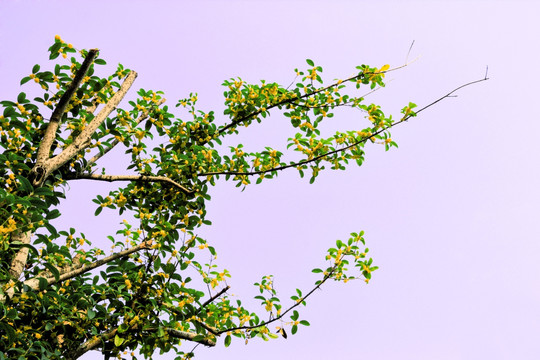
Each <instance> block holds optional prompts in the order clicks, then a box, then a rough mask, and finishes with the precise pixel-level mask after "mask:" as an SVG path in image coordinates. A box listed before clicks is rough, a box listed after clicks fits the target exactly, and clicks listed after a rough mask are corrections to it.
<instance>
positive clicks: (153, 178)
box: [67, 174, 193, 194]
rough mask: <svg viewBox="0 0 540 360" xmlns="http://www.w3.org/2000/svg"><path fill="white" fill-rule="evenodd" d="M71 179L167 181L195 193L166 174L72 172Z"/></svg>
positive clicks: (188, 192)
mask: <svg viewBox="0 0 540 360" xmlns="http://www.w3.org/2000/svg"><path fill="white" fill-rule="evenodd" d="M67 179H69V180H80V179H88V180H98V181H109V182H113V181H145V182H156V181H158V182H166V183H169V184H171V185H174V186H176V187H177V188H179V189H180V190H182V191H183V192H185V193H186V194H191V193H193V190H189V189H187V188H186V187H184V186H182V185H180V184H179V183H177V182H176V181H174V180H172V179H169V178H168V177H165V176H148V175H102V174H71V175H68V176H67Z"/></svg>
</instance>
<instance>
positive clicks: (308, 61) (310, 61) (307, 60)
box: [306, 59, 315, 66]
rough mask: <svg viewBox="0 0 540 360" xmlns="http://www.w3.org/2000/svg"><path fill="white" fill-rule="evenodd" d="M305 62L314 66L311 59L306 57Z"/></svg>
mask: <svg viewBox="0 0 540 360" xmlns="http://www.w3.org/2000/svg"><path fill="white" fill-rule="evenodd" d="M306 62H307V64H308V65H309V66H315V63H314V62H313V60H311V59H306Z"/></svg>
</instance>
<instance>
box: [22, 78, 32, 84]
mask: <svg viewBox="0 0 540 360" xmlns="http://www.w3.org/2000/svg"><path fill="white" fill-rule="evenodd" d="M30 80H31V79H30V77H29V76H26V77H23V78H22V79H21V85H23V84H26V83H27V82H29V81H30Z"/></svg>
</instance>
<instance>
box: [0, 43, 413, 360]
mask: <svg viewBox="0 0 540 360" xmlns="http://www.w3.org/2000/svg"><path fill="white" fill-rule="evenodd" d="M49 51H50V59H51V60H56V59H57V60H56V61H60V62H59V63H55V65H54V66H53V70H52V71H42V70H41V66H40V65H35V66H34V67H33V68H32V73H31V74H30V75H29V76H27V77H24V78H23V79H22V80H21V84H25V83H35V84H37V85H38V86H40V87H41V89H42V90H43V95H41V96H38V97H36V98H34V99H33V100H30V99H28V98H27V95H26V93H24V92H21V93H20V94H19V95H18V96H17V99H16V101H2V102H1V104H2V107H3V113H2V115H1V116H0V140H1V141H0V146H1V147H2V153H1V154H0V175H1V176H0V205H1V206H0V249H1V250H0V292H1V294H2V295H1V301H0V319H1V322H0V359H4V358H10V359H11V358H18V359H41V358H50V359H61V358H62V359H64V358H65V359H75V358H77V357H79V356H81V355H82V354H84V353H85V352H87V351H90V350H94V349H99V350H100V351H101V352H102V353H103V354H104V355H105V357H106V358H109V357H114V356H120V355H121V354H123V353H124V352H126V351H135V350H137V352H138V351H140V353H141V354H142V355H143V356H144V357H147V358H150V357H151V356H152V354H153V353H154V352H155V351H156V350H157V349H159V351H161V352H168V351H170V350H173V351H175V352H176V353H177V354H178V355H179V357H178V358H179V359H180V358H190V357H192V356H193V353H192V351H189V350H186V349H185V348H184V347H180V345H181V343H186V342H188V343H189V342H192V343H195V344H204V345H207V346H213V345H215V343H216V341H217V338H219V337H220V336H222V338H223V341H224V343H225V345H226V346H228V345H229V344H230V343H231V341H232V338H241V339H244V340H245V341H246V342H247V341H248V339H251V338H254V337H260V338H262V339H264V340H267V339H269V338H276V337H278V336H283V337H287V333H290V334H295V333H296V332H297V330H298V327H299V326H300V325H303V326H308V325H309V322H308V321H306V320H302V319H301V317H300V314H299V312H298V309H299V306H300V305H305V304H306V300H307V298H308V297H309V296H310V295H311V294H312V293H313V292H314V291H315V290H316V289H317V288H319V287H320V286H322V285H323V284H324V283H325V282H326V281H327V280H329V279H332V280H336V281H343V282H347V281H350V280H353V279H363V280H365V282H366V283H367V282H368V281H369V280H370V279H371V273H372V272H373V271H374V270H376V269H377V267H376V266H374V265H373V263H372V259H371V258H369V257H368V256H367V253H368V249H367V248H366V247H365V243H364V237H363V232H360V233H352V234H351V235H350V238H349V239H348V240H347V241H340V240H338V241H337V242H336V246H335V247H333V248H330V249H329V250H328V253H327V255H326V260H325V261H326V262H327V265H326V266H325V267H324V269H322V268H321V269H319V268H316V269H314V270H313V272H314V273H316V274H320V279H319V280H318V281H317V282H316V283H315V284H314V286H313V288H312V289H310V290H309V291H308V292H306V293H305V294H304V292H302V291H301V290H299V289H298V290H297V292H296V294H295V295H293V296H291V297H290V299H291V302H287V303H285V302H282V301H281V299H280V297H279V296H278V295H279V294H278V292H277V290H276V289H274V287H273V278H272V276H263V277H262V279H261V281H260V282H257V283H256V284H255V286H256V288H257V289H258V291H259V293H258V294H257V296H255V299H257V300H259V301H260V303H261V309H260V310H259V311H252V310H249V309H247V308H245V307H244V306H243V305H242V302H241V301H240V300H235V299H232V298H230V297H229V296H228V294H227V291H228V289H229V286H228V285H227V284H226V279H227V278H228V277H229V273H228V271H227V270H225V269H220V268H218V266H217V265H216V264H214V263H212V261H210V262H208V261H206V262H204V260H201V259H206V258H208V254H210V255H211V258H212V259H213V257H215V255H216V251H215V249H214V248H213V247H212V246H210V244H209V243H208V242H207V241H206V240H205V239H202V238H201V237H199V236H197V235H196V234H195V230H196V229H197V228H198V227H200V226H202V225H211V223H210V221H209V220H208V219H207V217H206V216H207V213H206V207H205V205H206V202H207V201H209V200H210V196H209V194H208V191H209V186H213V185H215V183H216V180H217V179H219V178H225V179H226V180H231V181H233V182H234V183H235V184H236V186H238V187H244V186H248V185H250V184H251V183H252V181H253V180H255V182H256V183H257V184H258V183H260V182H262V181H263V180H268V179H273V178H275V177H277V175H278V174H279V172H280V171H281V170H285V169H293V170H294V169H296V171H298V172H299V174H300V176H302V177H304V176H305V175H308V177H309V182H310V183H312V182H313V181H315V179H316V178H317V176H318V175H319V173H320V171H322V170H325V169H327V168H329V169H333V170H344V169H345V168H346V166H347V165H349V164H350V163H351V162H352V163H353V164H357V165H362V163H363V161H364V157H365V153H364V150H363V148H364V146H365V144H366V143H368V142H370V143H379V144H382V145H383V146H384V147H385V148H386V150H388V149H389V148H390V147H397V144H396V143H395V142H394V141H393V140H392V138H391V135H390V132H389V129H390V128H391V127H392V126H394V125H395V124H397V123H400V122H403V121H406V120H407V119H409V118H410V117H412V116H415V112H414V111H413V109H414V107H415V105H414V104H412V103H409V104H408V105H407V106H406V107H404V109H403V110H402V116H401V118H399V120H398V121H395V120H394V119H393V118H392V117H391V116H386V115H385V114H384V113H383V111H382V109H381V108H380V107H379V106H377V105H375V104H368V103H366V102H365V99H364V98H363V97H361V96H357V95H354V94H355V93H357V92H358V89H360V90H361V91H363V89H364V88H367V89H371V90H372V89H375V88H378V87H383V86H384V82H383V80H384V76H385V73H386V72H388V71H390V68H389V66H388V65H384V66H382V67H380V68H375V67H370V66H367V65H361V66H358V67H357V68H356V70H357V73H356V74H355V75H354V76H352V77H350V78H347V79H343V80H337V81H335V82H333V83H332V84H330V85H324V84H323V79H322V73H323V68H322V67H321V66H316V65H315V63H314V62H313V61H312V60H309V59H308V60H307V68H306V69H305V70H296V80H295V82H293V84H294V86H291V87H289V88H285V87H283V86H281V85H279V84H276V83H267V82H265V81H262V82H261V83H260V84H248V83H246V82H244V81H242V80H241V79H240V78H237V79H229V80H226V81H224V83H223V86H224V88H225V91H224V97H225V110H224V115H225V116H224V117H225V119H226V120H225V121H217V119H216V115H215V113H214V111H209V112H206V111H203V110H201V109H199V108H198V107H197V94H194V93H192V94H190V95H189V96H188V97H187V98H185V99H182V100H180V101H178V103H177V104H176V107H178V108H180V109H179V110H180V113H178V114H177V113H173V109H170V108H169V107H168V106H167V105H164V102H165V100H164V98H163V97H162V95H163V94H162V93H161V92H159V91H152V90H144V89H141V90H139V91H138V92H137V95H138V96H137V98H136V100H133V101H129V102H128V104H126V106H125V107H116V106H109V105H110V104H111V103H114V101H116V99H117V98H120V100H121V98H122V97H123V94H124V93H125V92H127V90H128V89H129V86H130V83H131V82H132V80H134V78H135V76H136V73H135V72H133V71H131V70H129V69H126V68H124V67H123V66H122V65H118V67H117V68H116V70H115V71H114V73H112V74H111V75H110V76H108V77H100V76H97V75H96V73H95V71H94V70H95V69H94V68H95V66H98V65H99V66H103V65H106V62H105V60H103V59H101V58H99V57H98V55H97V50H95V49H94V50H89V51H87V50H80V51H76V50H75V49H74V47H73V46H72V45H71V44H67V43H65V42H64V41H63V40H62V39H61V38H60V37H58V36H57V37H56V38H55V42H54V44H53V45H52V46H51V47H50V48H49ZM78 79H79V80H78ZM75 85H76V86H75ZM344 106H346V107H350V108H352V109H358V110H361V111H362V112H363V113H365V117H366V118H367V121H366V126H365V128H363V129H361V130H356V129H355V130H348V131H343V132H336V133H335V134H334V135H332V136H330V137H323V136H321V132H320V130H319V125H320V124H321V123H322V122H323V121H325V120H326V119H329V118H332V117H333V116H334V110H335V109H336V108H338V107H344ZM278 110H279V111H281V113H282V114H283V115H284V116H285V117H286V118H288V119H289V121H290V124H291V126H292V128H293V129H294V131H295V132H296V134H295V135H294V136H293V137H291V138H290V139H289V140H288V146H287V149H286V150H283V151H282V150H278V149H273V148H271V147H262V148H261V149H260V150H259V151H256V152H244V150H243V146H242V144H238V145H237V146H233V147H230V148H229V149H228V150H227V149H225V150H224V149H223V146H222V145H221V144H222V139H224V138H225V137H227V136H229V135H231V134H237V133H239V132H241V129H242V128H243V127H248V126H251V125H253V124H254V123H259V122H261V121H263V120H264V119H265V118H266V117H268V116H269V115H270V113H271V112H272V111H278ZM51 129H52V130H51ZM117 146H123V147H124V149H125V153H126V154H127V155H128V157H129V162H128V164H127V165H126V173H125V174H107V173H106V171H105V169H99V168H98V163H99V160H100V159H101V158H102V157H103V156H105V155H106V154H107V153H108V152H109V151H110V150H111V149H112V148H114V147H117ZM295 154H296V155H295ZM292 155H295V156H296V160H290V159H288V157H291V156H292ZM298 156H299V157H300V158H299V159H298ZM80 179H87V180H88V181H91V180H94V181H99V180H104V181H122V182H124V184H125V182H127V184H125V185H124V186H122V187H118V188H117V189H116V190H114V191H111V192H110V193H109V194H103V195H97V196H96V198H95V199H94V200H93V201H94V203H95V204H96V206H97V207H96V212H95V214H96V215H100V213H101V212H102V210H103V209H104V208H110V209H116V210H117V211H118V212H119V213H120V214H122V213H124V212H126V211H128V213H127V214H132V215H133V219H132V220H131V221H124V222H123V223H122V224H121V228H120V229H119V230H118V231H117V233H116V236H110V237H109V240H110V242H111V245H112V251H111V254H109V255H107V254H105V252H104V250H102V249H100V248H96V247H93V248H92V247H91V242H90V241H89V240H88V239H87V238H86V237H85V235H84V234H82V233H78V232H77V231H76V230H75V229H74V228H69V229H57V228H56V227H55V226H53V225H52V223H51V220H53V219H55V218H58V217H59V216H60V215H61V214H60V213H59V211H58V210H57V209H56V208H55V207H56V206H57V205H58V204H59V202H60V201H61V200H62V199H63V198H64V192H63V191H62V189H63V188H64V187H65V186H66V184H68V183H69V182H70V181H73V180H80ZM30 239H32V240H30ZM92 270H94V271H92ZM203 290H207V291H206V292H205V291H203ZM273 323H275V324H273ZM270 325H276V327H277V331H275V332H273V331H271V330H270V329H271V326H270ZM131 354H132V356H133V357H135V356H136V355H135V354H134V353H133V352H132V353H131Z"/></svg>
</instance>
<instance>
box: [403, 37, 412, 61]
mask: <svg viewBox="0 0 540 360" xmlns="http://www.w3.org/2000/svg"><path fill="white" fill-rule="evenodd" d="M413 46H414V40H413V41H412V43H411V46H410V47H409V51H408V52H407V57H406V58H405V63H407V61H409V55H410V54H411V50H412V48H413Z"/></svg>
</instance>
